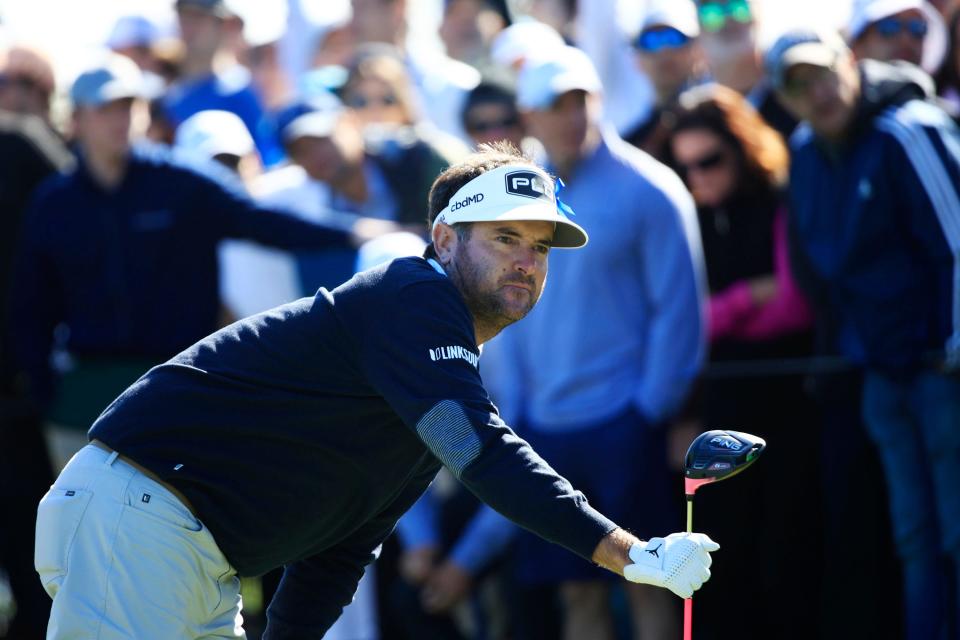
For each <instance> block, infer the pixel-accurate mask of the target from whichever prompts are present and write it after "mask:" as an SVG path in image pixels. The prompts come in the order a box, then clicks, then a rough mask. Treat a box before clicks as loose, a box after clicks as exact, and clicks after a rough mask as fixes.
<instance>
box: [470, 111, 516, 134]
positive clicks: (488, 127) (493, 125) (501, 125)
mask: <svg viewBox="0 0 960 640" xmlns="http://www.w3.org/2000/svg"><path fill="white" fill-rule="evenodd" d="M519 123H520V119H519V118H518V117H517V116H515V115H513V116H507V117H506V118H502V119H500V120H473V121H471V122H467V127H466V129H467V131H469V132H470V133H487V132H488V131H494V130H496V129H506V128H508V127H515V126H517V124H519Z"/></svg>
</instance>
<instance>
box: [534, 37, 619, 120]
mask: <svg viewBox="0 0 960 640" xmlns="http://www.w3.org/2000/svg"><path fill="white" fill-rule="evenodd" d="M577 89H580V90H583V91H586V92H587V93H600V92H601V91H602V90H603V84H602V83H601V82H600V76H599V75H597V70H596V68H595V67H594V66H593V62H591V61H590V58H589V57H588V56H587V54H585V53H584V52H583V51H581V50H580V49H577V48H576V47H568V46H564V47H562V48H561V49H557V50H556V51H554V52H553V55H552V56H551V57H550V58H549V59H545V60H539V61H534V62H528V63H527V64H525V65H524V67H523V70H522V71H520V77H519V78H517V106H518V107H519V108H520V109H522V110H526V111H538V110H542V109H546V108H548V107H549V106H550V105H551V104H553V103H554V101H556V99H557V98H559V97H560V96H561V95H563V94H564V93H566V92H568V91H574V90H577Z"/></svg>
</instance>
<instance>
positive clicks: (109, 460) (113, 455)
mask: <svg viewBox="0 0 960 640" xmlns="http://www.w3.org/2000/svg"><path fill="white" fill-rule="evenodd" d="M119 455H120V454H119V453H117V452H116V451H113V452H112V453H111V454H110V456H109V457H108V458H107V461H106V462H104V463H103V464H104V465H105V466H107V467H109V466H110V465H112V464H113V463H114V461H115V460H116V459H117V456H119Z"/></svg>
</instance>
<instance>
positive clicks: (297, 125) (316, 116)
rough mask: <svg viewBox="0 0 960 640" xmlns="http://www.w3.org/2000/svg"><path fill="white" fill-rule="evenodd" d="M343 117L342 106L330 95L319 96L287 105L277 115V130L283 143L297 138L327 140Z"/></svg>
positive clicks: (337, 99) (338, 100)
mask: <svg viewBox="0 0 960 640" xmlns="http://www.w3.org/2000/svg"><path fill="white" fill-rule="evenodd" d="M341 115H343V104H342V103H341V102H340V99H339V98H337V97H336V96H335V95H333V94H332V93H326V94H319V95H315V96H312V97H310V98H307V99H302V100H299V101H297V102H294V103H293V104H290V105H288V106H287V107H285V108H284V109H282V110H281V111H280V113H278V114H277V130H278V131H279V132H280V137H281V138H282V139H283V141H284V142H285V143H286V142H291V141H293V140H296V139H297V138H302V137H304V136H309V137H312V138H328V137H330V135H331V134H333V131H334V129H335V128H336V126H337V122H338V121H339V120H340V116H341Z"/></svg>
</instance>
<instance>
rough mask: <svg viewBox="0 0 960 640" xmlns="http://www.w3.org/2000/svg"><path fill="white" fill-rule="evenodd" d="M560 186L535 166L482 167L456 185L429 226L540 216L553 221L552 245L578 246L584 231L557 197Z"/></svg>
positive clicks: (583, 243) (532, 218) (544, 219)
mask: <svg viewBox="0 0 960 640" xmlns="http://www.w3.org/2000/svg"><path fill="white" fill-rule="evenodd" d="M559 192H560V187H559V186H557V185H555V184H554V181H553V179H552V178H551V177H550V176H549V175H547V174H546V173H545V172H544V171H542V170H537V168H536V167H531V166H525V165H522V164H521V165H516V164H514V165H506V166H501V167H497V168H496V169H491V170H490V171H486V172H484V173H482V174H480V175H478V176H477V177H475V178H473V179H472V180H470V181H469V182H468V183H466V184H465V185H463V186H462V187H460V189H459V190H457V192H456V193H455V194H454V195H453V197H451V198H450V200H449V201H448V203H447V206H446V207H444V209H443V210H442V211H440V212H438V213H437V217H436V218H435V219H434V222H433V226H434V227H436V226H437V225H438V224H448V225H454V224H457V223H458V222H493V221H503V220H543V221H545V222H552V223H554V224H555V225H556V228H555V231H554V237H553V246H554V247H569V248H574V247H582V246H583V245H585V244H586V243H587V234H586V232H585V231H584V230H583V229H582V228H581V227H580V226H579V225H577V224H576V223H574V222H572V221H571V220H570V219H569V218H568V216H571V215H573V211H571V210H570V207H568V206H567V205H566V204H564V203H563V202H561V201H560V199H559V197H558V194H559Z"/></svg>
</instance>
